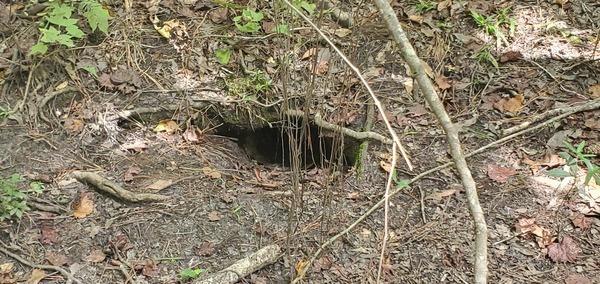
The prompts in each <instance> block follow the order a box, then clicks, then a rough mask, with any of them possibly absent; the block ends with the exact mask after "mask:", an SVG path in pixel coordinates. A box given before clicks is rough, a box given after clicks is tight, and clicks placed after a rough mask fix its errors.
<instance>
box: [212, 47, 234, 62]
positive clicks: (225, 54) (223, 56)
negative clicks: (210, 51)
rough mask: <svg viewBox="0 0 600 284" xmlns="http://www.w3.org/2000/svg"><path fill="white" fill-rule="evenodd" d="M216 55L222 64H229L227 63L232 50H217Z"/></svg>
mask: <svg viewBox="0 0 600 284" xmlns="http://www.w3.org/2000/svg"><path fill="white" fill-rule="evenodd" d="M215 57H216V58H217V61H218V62H219V63H220V64H221V65H227V63H229V59H230V58H231V50H230V49H219V50H217V51H215Z"/></svg>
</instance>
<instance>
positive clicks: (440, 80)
mask: <svg viewBox="0 0 600 284" xmlns="http://www.w3.org/2000/svg"><path fill="white" fill-rule="evenodd" d="M435 83H436V84H437V85H438V87H439V88H440V89H442V90H446V89H449V88H451V87H452V83H451V82H450V79H448V77H446V76H444V75H441V76H438V77H437V78H435Z"/></svg>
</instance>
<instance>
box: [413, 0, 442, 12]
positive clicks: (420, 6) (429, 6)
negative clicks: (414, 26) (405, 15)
mask: <svg viewBox="0 0 600 284" xmlns="http://www.w3.org/2000/svg"><path fill="white" fill-rule="evenodd" d="M436 6H437V4H436V3H435V2H432V1H425V0H419V3H417V5H415V11H416V12H417V13H418V14H423V13H426V12H429V11H431V10H435V8H436Z"/></svg>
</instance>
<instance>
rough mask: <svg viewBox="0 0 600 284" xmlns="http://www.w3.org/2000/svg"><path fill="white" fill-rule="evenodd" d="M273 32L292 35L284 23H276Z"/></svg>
mask: <svg viewBox="0 0 600 284" xmlns="http://www.w3.org/2000/svg"><path fill="white" fill-rule="evenodd" d="M274 32H275V33H278V34H282V35H287V36H289V35H292V34H291V33H290V28H289V27H288V25H286V24H279V25H277V26H276V27H275V29H274Z"/></svg>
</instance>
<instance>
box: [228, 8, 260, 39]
mask: <svg viewBox="0 0 600 284" xmlns="http://www.w3.org/2000/svg"><path fill="white" fill-rule="evenodd" d="M263 17H264V15H263V13H261V12H255V11H253V10H250V9H249V8H245V9H244V10H243V11H242V15H241V16H237V17H234V18H233V22H234V24H235V26H236V27H237V28H238V30H240V31H241V32H245V33H253V32H257V31H259V30H260V21H262V19H263Z"/></svg>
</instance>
